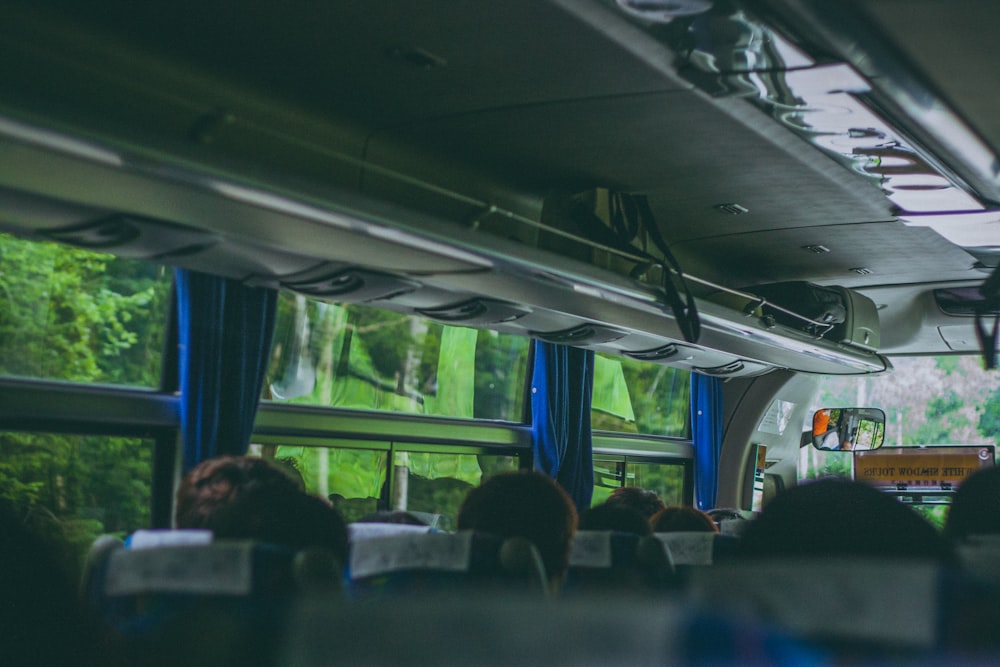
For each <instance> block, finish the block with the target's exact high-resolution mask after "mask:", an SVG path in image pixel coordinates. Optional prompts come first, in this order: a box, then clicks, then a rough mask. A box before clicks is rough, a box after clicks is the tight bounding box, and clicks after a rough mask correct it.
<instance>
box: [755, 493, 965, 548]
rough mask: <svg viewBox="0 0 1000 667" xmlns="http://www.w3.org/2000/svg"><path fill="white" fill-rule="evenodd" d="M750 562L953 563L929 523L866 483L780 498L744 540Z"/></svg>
mask: <svg viewBox="0 0 1000 667" xmlns="http://www.w3.org/2000/svg"><path fill="white" fill-rule="evenodd" d="M739 550H740V553H741V554H742V555H744V556H750V557H756V556H824V555H825V556H879V557H897V558H929V559H936V560H941V561H946V562H951V561H952V559H953V557H952V553H951V549H950V547H949V545H948V543H947V541H946V540H945V539H944V538H943V537H942V536H941V535H940V534H938V532H937V530H935V529H934V527H933V526H931V524H930V523H928V522H927V521H926V520H925V519H924V518H923V517H921V516H920V515H919V514H917V513H916V512H914V511H913V510H912V509H910V508H909V507H906V506H905V505H903V504H902V503H900V502H899V501H898V500H896V499H895V498H893V497H891V496H889V495H887V494H885V493H882V492H881V491H878V490H877V489H875V488H874V487H871V486H868V485H866V484H863V483H861V482H853V481H849V480H843V479H833V478H828V479H823V480H819V481H816V482H811V483H808V484H803V485H802V486H796V487H793V488H791V489H788V490H787V491H785V492H783V493H781V494H779V495H778V496H775V498H774V499H773V500H772V501H771V502H770V503H768V505H767V506H766V507H765V508H764V510H763V511H762V512H761V514H760V516H759V517H758V518H757V519H755V520H754V521H752V522H751V523H750V525H749V526H748V527H747V529H746V532H745V533H744V534H743V536H742V538H741V540H740V548H739Z"/></svg>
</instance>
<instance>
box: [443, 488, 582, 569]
mask: <svg viewBox="0 0 1000 667" xmlns="http://www.w3.org/2000/svg"><path fill="white" fill-rule="evenodd" d="M458 529H459V530H476V531H481V532H484V533H491V534H493V535H497V536H498V537H503V538H507V537H523V538H525V539H527V540H529V541H531V542H532V543H533V544H534V545H535V547H537V548H538V552H539V554H540V555H541V557H542V563H543V564H544V565H545V572H546V574H547V575H548V577H549V581H551V582H558V581H560V580H561V578H562V576H563V575H564V574H565V573H566V568H567V567H568V566H569V547H570V542H571V540H572V538H573V533H574V532H575V530H576V508H575V507H574V505H573V501H572V500H571V499H570V497H569V495H568V494H567V493H566V492H565V491H563V489H562V488H561V487H560V486H559V485H558V484H556V483H555V481H553V480H552V479H550V478H549V477H546V476H545V475H542V474H540V473H536V472H508V473H500V474H497V475H494V476H493V477H490V478H489V479H487V480H486V481H485V482H483V484H482V486H478V487H476V488H474V489H472V490H471V491H470V492H469V493H468V495H467V496H466V497H465V501H464V502H463V503H462V507H461V509H459V512H458Z"/></svg>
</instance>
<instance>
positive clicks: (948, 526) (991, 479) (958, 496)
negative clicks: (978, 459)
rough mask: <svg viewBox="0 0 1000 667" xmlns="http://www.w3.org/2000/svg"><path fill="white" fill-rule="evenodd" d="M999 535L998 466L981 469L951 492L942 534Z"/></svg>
mask: <svg viewBox="0 0 1000 667" xmlns="http://www.w3.org/2000/svg"><path fill="white" fill-rule="evenodd" d="M990 534H992V535H996V534H1000V467H996V466H990V467H989V468H983V469H982V470H979V471H977V472H975V473H973V474H972V475H970V476H969V478H968V479H966V480H965V481H964V482H962V485H961V486H959V487H958V490H957V491H955V495H954V497H953V498H952V501H951V508H950V509H949V510H948V519H947V521H946V522H945V525H944V535H945V537H946V538H948V539H950V540H952V541H960V540H964V539H965V538H967V537H969V536H970V535H990Z"/></svg>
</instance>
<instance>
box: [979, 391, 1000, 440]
mask: <svg viewBox="0 0 1000 667" xmlns="http://www.w3.org/2000/svg"><path fill="white" fill-rule="evenodd" d="M977 428H978V429H979V432H980V433H982V434H983V436H985V437H987V438H990V439H992V440H993V442H995V443H997V444H1000V388H998V389H997V390H996V391H994V392H993V393H992V394H990V396H989V398H988V399H987V400H986V402H985V403H983V409H982V412H981V413H980V415H979V423H978V424H977Z"/></svg>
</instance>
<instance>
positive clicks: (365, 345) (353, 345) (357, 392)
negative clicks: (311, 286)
mask: <svg viewBox="0 0 1000 667" xmlns="http://www.w3.org/2000/svg"><path fill="white" fill-rule="evenodd" d="M529 342H530V341H529V339H527V338H524V337H519V336H510V335H505V334H500V333H496V332H493V331H478V330H476V329H468V328H464V327H452V326H446V325H443V324H439V323H437V322H432V321H429V320H424V319H421V318H416V317H410V316H407V315H402V314H399V313H394V312H389V311H384V310H379V309H375V308H371V307H367V306H361V305H354V304H348V305H335V304H330V303H325V302H322V301H316V300H312V299H307V298H305V297H302V296H298V295H294V294H290V293H282V294H280V296H279V299H278V319H277V325H276V329H275V337H274V345H273V347H272V351H271V362H270V365H269V368H268V377H267V383H266V384H265V389H264V392H265V394H264V397H265V398H270V399H273V400H279V401H289V402H294V403H304V404H308V405H321V406H329V407H334V406H335V407H343V408H358V409H367V410H385V411H390V412H405V413H412V414H425V415H439V416H447V417H459V418H469V419H472V418H475V419H498V420H504V421H513V422H520V421H522V412H523V405H524V387H525V373H526V372H527V362H528V349H529Z"/></svg>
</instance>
